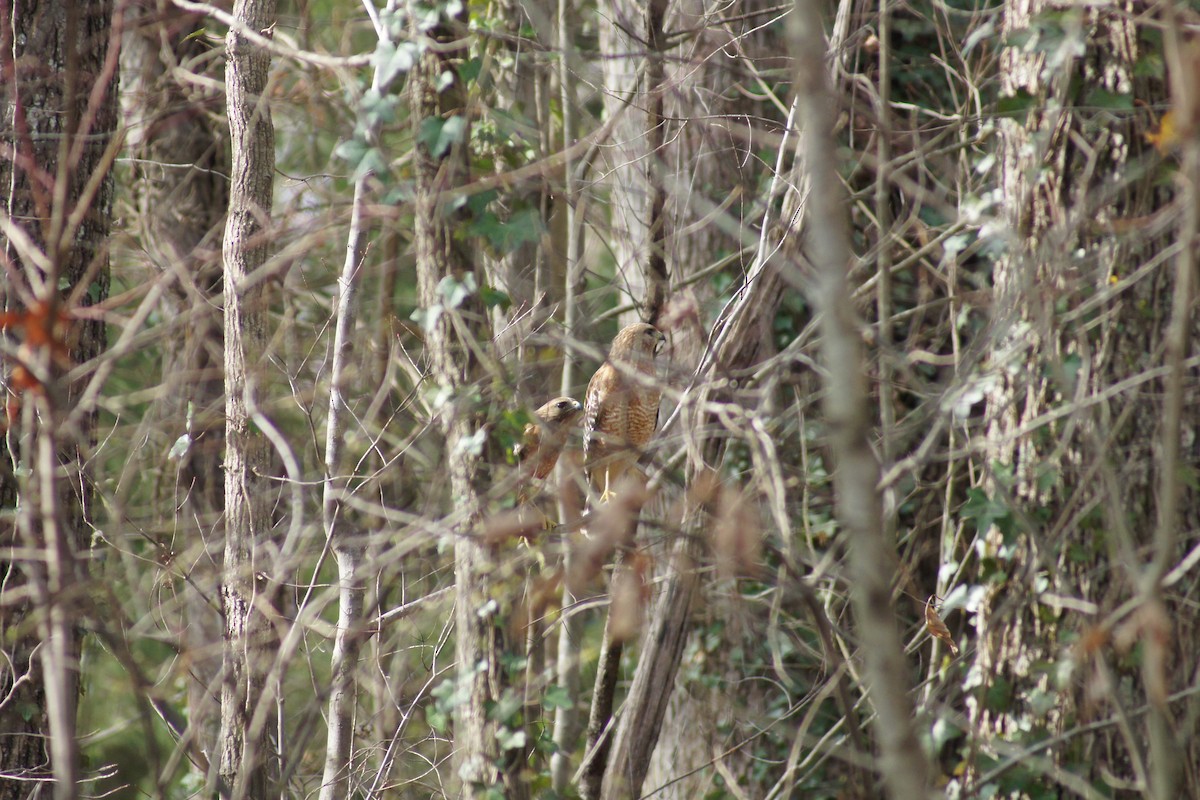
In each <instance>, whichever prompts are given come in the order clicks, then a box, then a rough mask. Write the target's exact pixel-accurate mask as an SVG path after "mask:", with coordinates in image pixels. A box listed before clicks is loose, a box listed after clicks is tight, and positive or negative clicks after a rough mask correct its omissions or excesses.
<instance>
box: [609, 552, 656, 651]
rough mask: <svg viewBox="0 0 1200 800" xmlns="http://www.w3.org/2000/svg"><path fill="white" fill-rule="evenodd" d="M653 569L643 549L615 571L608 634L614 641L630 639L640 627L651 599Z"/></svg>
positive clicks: (610, 593)
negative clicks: (651, 572) (651, 574)
mask: <svg viewBox="0 0 1200 800" xmlns="http://www.w3.org/2000/svg"><path fill="white" fill-rule="evenodd" d="M652 568H653V561H652V559H651V558H650V556H649V555H648V554H647V553H645V552H644V551H642V550H634V551H632V552H630V553H628V554H627V555H626V556H625V562H624V563H622V564H618V565H617V568H616V570H615V571H614V572H613V578H612V585H611V586H610V587H609V600H610V605H609V609H608V633H609V636H611V637H612V640H613V641H614V642H627V641H629V640H631V639H633V638H635V637H636V636H637V635H638V632H639V631H640V630H641V628H642V618H643V617H644V616H645V610H646V605H647V604H648V603H649V602H650V571H651V570H652Z"/></svg>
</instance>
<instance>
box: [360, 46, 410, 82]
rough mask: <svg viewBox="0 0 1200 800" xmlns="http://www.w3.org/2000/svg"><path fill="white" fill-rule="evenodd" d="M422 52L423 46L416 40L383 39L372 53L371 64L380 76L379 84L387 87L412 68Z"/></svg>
mask: <svg viewBox="0 0 1200 800" xmlns="http://www.w3.org/2000/svg"><path fill="white" fill-rule="evenodd" d="M420 54H421V47H420V45H418V44H417V43H416V42H401V43H400V44H395V43H393V42H389V41H382V40H381V41H380V42H379V44H378V45H377V46H376V47H375V52H374V53H372V54H371V66H373V67H374V68H375V72H376V73H377V74H378V76H379V85H380V86H381V87H384V88H386V87H387V85H388V84H390V83H391V82H392V81H393V80H395V79H396V77H397V76H399V75H401V74H403V73H405V72H408V71H409V70H410V69H412V68H413V66H414V65H415V64H416V63H417V57H418V56H420Z"/></svg>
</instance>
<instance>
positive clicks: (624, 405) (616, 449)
mask: <svg viewBox="0 0 1200 800" xmlns="http://www.w3.org/2000/svg"><path fill="white" fill-rule="evenodd" d="M665 341H666V337H665V336H664V335H663V334H662V332H661V331H659V330H658V328H655V327H654V326H653V325H647V324H646V323H644V322H639V323H635V324H633V325H629V326H627V327H625V328H623V329H622V330H621V332H620V333H618V334H617V336H616V338H615V339H613V343H612V347H611V348H610V349H609V353H608V360H607V361H605V362H604V363H603V364H602V365H600V369H598V370H596V374H595V375H593V376H592V379H591V381H590V382H589V383H588V389H587V399H586V401H585V411H584V423H583V430H584V433H583V455H584V465H585V466H584V469H585V470H586V471H587V474H588V478H589V480H590V481H591V483H592V487H593V488H594V489H596V490H597V491H599V492H601V498H602V499H608V497H610V496H611V495H612V492H613V490H614V489H615V488H616V486H617V484H618V482H619V481H620V479H621V478H622V476H624V475H625V473H626V472H627V471H628V470H629V469H630V468H631V467H633V466H634V465H635V464H636V463H637V459H638V455H639V454H640V453H641V451H642V450H644V449H645V447H646V445H647V444H649V443H650V438H651V437H652V436H653V435H654V431H655V429H656V428H657V427H658V402H659V397H660V395H661V392H660V391H659V390H658V389H657V388H656V387H654V386H653V385H648V384H647V383H646V382H644V381H639V380H638V379H637V378H636V377H634V376H633V375H632V374H630V373H631V372H634V371H636V372H639V373H642V374H643V375H647V376H650V377H653V376H654V374H655V370H654V355H655V353H657V352H658V350H659V348H660V347H661V346H662V344H663V342H665Z"/></svg>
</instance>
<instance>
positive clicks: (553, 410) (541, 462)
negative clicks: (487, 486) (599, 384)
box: [514, 397, 583, 480]
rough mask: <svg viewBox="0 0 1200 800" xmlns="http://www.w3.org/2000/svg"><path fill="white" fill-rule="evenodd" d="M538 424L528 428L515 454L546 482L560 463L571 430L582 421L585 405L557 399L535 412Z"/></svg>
mask: <svg viewBox="0 0 1200 800" xmlns="http://www.w3.org/2000/svg"><path fill="white" fill-rule="evenodd" d="M533 413H534V414H535V415H536V416H537V418H538V420H539V421H538V422H531V423H529V424H528V425H526V426H525V436H524V439H523V441H522V442H521V444H519V445H517V447H516V449H515V450H514V452H515V453H516V456H517V459H518V460H519V461H520V462H521V464H523V465H528V466H527V467H526V469H528V470H529V474H530V475H531V476H532V477H534V478H537V479H538V480H544V479H545V477H546V476H547V475H549V474H550V473H551V472H552V471H553V470H554V465H555V464H557V463H558V454H559V453H561V452H562V449H563V445H565V444H566V443H567V435H568V434H569V433H570V431H571V428H573V427H575V424H576V423H578V422H579V417H580V416H581V415H582V414H583V406H581V405H580V404H579V401H578V400H576V399H575V398H573V397H556V398H554V399H553V400H551V401H550V402H548V403H546V404H545V405H544V406H542V407H541V408H539V409H538V410H537V411H535V412H533Z"/></svg>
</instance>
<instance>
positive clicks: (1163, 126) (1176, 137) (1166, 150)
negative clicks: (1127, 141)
mask: <svg viewBox="0 0 1200 800" xmlns="http://www.w3.org/2000/svg"><path fill="white" fill-rule="evenodd" d="M1146 141H1147V142H1148V143H1149V144H1151V145H1152V146H1153V147H1154V149H1155V150H1157V151H1158V152H1159V153H1160V154H1161V155H1164V156H1165V155H1170V154H1171V153H1172V152H1174V151H1175V149H1176V148H1177V147H1179V144H1180V142H1182V141H1183V135H1182V132H1181V131H1180V130H1179V126H1178V124H1177V123H1176V122H1175V112H1174V111H1167V112H1166V113H1165V114H1163V115H1162V117H1160V118H1159V120H1158V127H1157V128H1156V129H1155V130H1152V131H1149V132H1148V133H1146Z"/></svg>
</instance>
